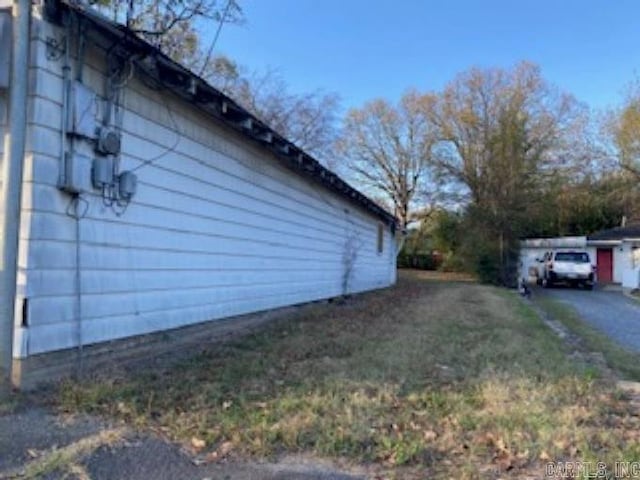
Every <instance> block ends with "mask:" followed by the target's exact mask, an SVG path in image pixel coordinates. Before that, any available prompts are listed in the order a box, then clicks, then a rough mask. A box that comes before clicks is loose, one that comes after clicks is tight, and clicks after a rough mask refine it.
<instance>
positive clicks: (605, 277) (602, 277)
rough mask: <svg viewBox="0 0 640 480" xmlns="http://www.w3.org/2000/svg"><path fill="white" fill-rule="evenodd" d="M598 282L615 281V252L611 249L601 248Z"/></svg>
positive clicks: (598, 262) (599, 252)
mask: <svg viewBox="0 0 640 480" xmlns="http://www.w3.org/2000/svg"><path fill="white" fill-rule="evenodd" d="M597 257H598V258H597V263H596V265H597V266H598V269H597V270H596V271H597V272H598V282H603V283H607V282H612V281H613V250H611V249H610V248H599V249H598V255H597Z"/></svg>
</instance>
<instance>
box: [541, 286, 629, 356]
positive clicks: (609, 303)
mask: <svg viewBox="0 0 640 480" xmlns="http://www.w3.org/2000/svg"><path fill="white" fill-rule="evenodd" d="M540 293H541V294H543V295H549V296H551V297H553V298H555V299H557V300H560V301H562V302H563V303H566V304H569V305H571V306H572V307H573V308H575V310H576V311H577V312H578V314H579V315H580V317H581V318H582V319H583V320H585V321H586V322H588V323H590V324H591V325H593V326H594V327H595V328H597V329H599V330H601V331H602V332H604V333H606V334H607V335H608V336H609V337H611V338H612V339H614V340H615V341H617V342H618V343H620V344H621V345H624V346H625V347H628V348H630V349H631V350H635V351H637V352H640V302H637V301H635V300H633V299H631V298H628V297H626V296H624V295H623V294H622V293H621V292H615V291H606V290H594V291H588V290H577V289H570V288H551V289H548V290H541V291H540Z"/></svg>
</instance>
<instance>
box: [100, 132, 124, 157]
mask: <svg viewBox="0 0 640 480" xmlns="http://www.w3.org/2000/svg"><path fill="white" fill-rule="evenodd" d="M96 151H97V152H98V153H101V154H102V155H118V154H119V153H120V133H119V132H117V131H115V130H114V129H112V128H109V127H100V130H99V132H98V141H97V143H96Z"/></svg>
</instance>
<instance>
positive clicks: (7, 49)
mask: <svg viewBox="0 0 640 480" xmlns="http://www.w3.org/2000/svg"><path fill="white" fill-rule="evenodd" d="M10 62H11V14H10V13H9V12H7V11H0V88H7V87H9V71H10V68H11V64H10Z"/></svg>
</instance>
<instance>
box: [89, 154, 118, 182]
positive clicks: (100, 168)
mask: <svg viewBox="0 0 640 480" xmlns="http://www.w3.org/2000/svg"><path fill="white" fill-rule="evenodd" d="M91 180H92V183H93V187H94V188H98V189H101V188H103V187H105V186H106V185H112V184H113V183H114V181H113V180H114V178H113V159H112V158H111V157H100V158H94V159H93V169H92V176H91Z"/></svg>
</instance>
